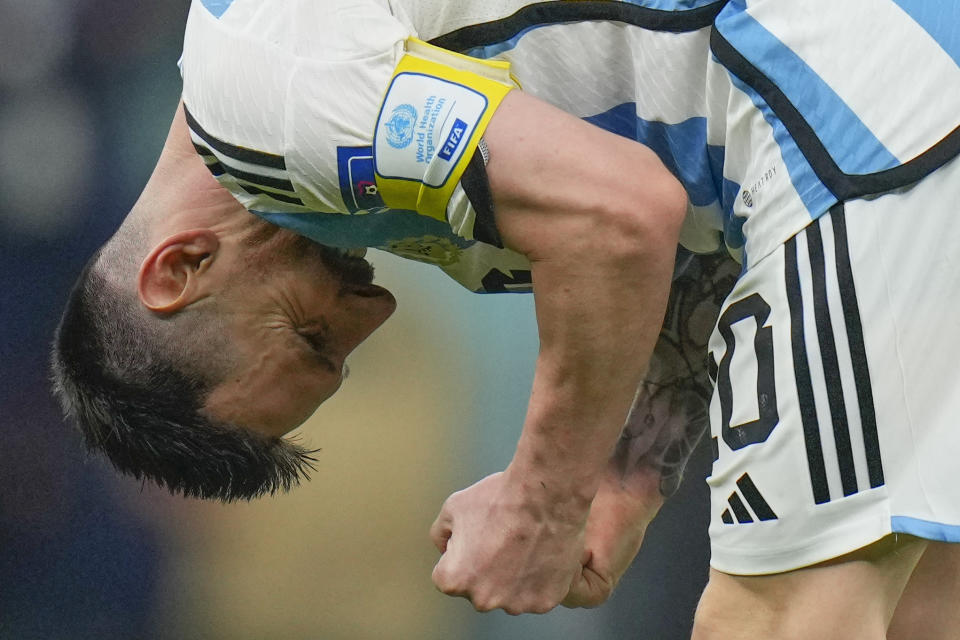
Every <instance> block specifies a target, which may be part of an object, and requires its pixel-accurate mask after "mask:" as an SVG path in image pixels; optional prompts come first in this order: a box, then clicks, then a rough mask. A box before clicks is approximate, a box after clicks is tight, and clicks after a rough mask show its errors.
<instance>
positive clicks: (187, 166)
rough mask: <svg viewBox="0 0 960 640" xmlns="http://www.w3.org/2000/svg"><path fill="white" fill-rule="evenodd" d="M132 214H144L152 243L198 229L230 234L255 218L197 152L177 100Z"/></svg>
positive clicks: (242, 229) (181, 106)
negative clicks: (178, 233)
mask: <svg viewBox="0 0 960 640" xmlns="http://www.w3.org/2000/svg"><path fill="white" fill-rule="evenodd" d="M131 215H134V216H138V217H139V216H141V215H143V216H146V219H147V221H148V226H149V228H150V229H151V232H150V236H151V240H154V241H155V240H159V239H161V238H164V237H166V236H169V235H171V234H172V233H176V232H177V231H181V230H186V229H194V228H201V227H203V228H209V229H212V230H214V231H216V232H217V233H218V235H220V234H232V233H235V232H242V231H244V230H245V229H247V228H249V227H250V226H251V225H254V224H258V223H259V222H260V221H259V219H258V218H256V217H255V216H252V215H251V214H250V213H249V212H247V210H246V209H244V208H243V206H242V205H241V204H240V203H239V202H237V201H236V200H235V199H234V197H233V196H232V195H231V194H230V192H229V191H227V190H226V189H225V188H223V187H222V186H221V185H220V183H218V182H217V181H216V179H215V178H214V177H213V176H212V175H211V174H210V171H209V170H208V169H207V168H206V166H205V165H204V163H203V160H202V159H201V158H200V156H199V155H197V153H196V151H195V150H194V148H193V143H192V141H191V139H190V130H189V129H188V128H187V123H186V120H185V118H184V115H183V104H182V103H181V104H180V106H179V107H178V108H177V112H176V114H175V115H174V119H173V123H172V124H171V126H170V133H169V134H168V135H167V140H166V142H165V143H164V145H163V151H162V152H161V153H160V158H159V160H158V161H157V166H156V168H155V169H154V171H153V174H152V175H151V176H150V180H149V182H148V183H147V185H146V187H145V188H144V191H143V194H142V195H141V196H140V199H139V200H138V201H137V204H136V205H135V206H134V210H133V211H132V212H131Z"/></svg>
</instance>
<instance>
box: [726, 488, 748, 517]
mask: <svg viewBox="0 0 960 640" xmlns="http://www.w3.org/2000/svg"><path fill="white" fill-rule="evenodd" d="M727 502H728V503H729V504H730V508H731V509H733V515H735V516H737V522H739V523H740V524H746V523H748V522H753V516H751V515H750V512H749V511H747V507H746V506H745V505H744V504H743V500H741V499H740V496H739V495H738V494H737V492H736V491H734V492H733V493H731V494H730V498H728V499H727Z"/></svg>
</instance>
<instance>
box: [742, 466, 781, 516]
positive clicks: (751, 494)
mask: <svg viewBox="0 0 960 640" xmlns="http://www.w3.org/2000/svg"><path fill="white" fill-rule="evenodd" d="M737 487H738V488H739V489H740V492H741V493H742V494H743V497H744V498H746V500H747V504H749V505H750V508H751V509H753V512H754V513H755V514H756V515H757V519H758V520H776V519H777V514H776V513H774V512H773V509H771V508H770V505H769V504H767V501H766V500H764V498H763V496H762V495H761V494H760V490H759V489H757V485H755V484H754V483H753V480H752V479H751V478H750V476H749V475H748V474H746V473H745V474H743V475H742V476H740V478H739V479H737Z"/></svg>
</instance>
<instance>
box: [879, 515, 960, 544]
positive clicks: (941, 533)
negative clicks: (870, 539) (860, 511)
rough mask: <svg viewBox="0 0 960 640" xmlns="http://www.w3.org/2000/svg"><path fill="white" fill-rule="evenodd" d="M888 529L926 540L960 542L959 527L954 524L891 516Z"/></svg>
mask: <svg viewBox="0 0 960 640" xmlns="http://www.w3.org/2000/svg"><path fill="white" fill-rule="evenodd" d="M890 529H891V531H893V532H894V533H908V534H910V535H912V536H917V537H918V538H924V539H926V540H937V541H939V542H960V526H958V525H955V524H942V523H940V522H930V521H929V520H919V519H917V518H907V517H906V516H893V517H891V518H890Z"/></svg>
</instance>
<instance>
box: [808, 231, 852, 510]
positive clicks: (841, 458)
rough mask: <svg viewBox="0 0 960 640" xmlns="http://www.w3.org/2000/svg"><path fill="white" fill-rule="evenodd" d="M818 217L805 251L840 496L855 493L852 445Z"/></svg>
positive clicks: (809, 232) (810, 232) (809, 233)
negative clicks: (828, 298)
mask: <svg viewBox="0 0 960 640" xmlns="http://www.w3.org/2000/svg"><path fill="white" fill-rule="evenodd" d="M822 220H823V219H822V218H821V219H820V220H817V221H816V222H814V223H813V224H811V225H810V226H809V227H807V231H806V237H807V252H808V253H809V255H810V272H811V275H812V284H813V316H814V320H815V321H816V323H817V341H818V343H819V345H820V359H821V363H822V364H823V374H824V378H825V380H826V383H827V384H826V390H827V403H828V405H829V407H830V421H831V423H832V424H833V438H834V443H835V444H836V449H837V460H838V462H839V464H840V482H841V484H842V486H843V495H845V496H850V495H853V494H855V493H856V492H857V491H858V490H859V488H858V487H857V470H856V467H855V466H854V462H853V445H852V444H851V443H850V425H849V423H848V422H847V406H846V402H844V400H843V382H842V381H841V380H840V361H839V359H838V357H837V341H836V338H835V336H834V334H833V324H832V323H831V321H830V307H829V305H828V302H827V271H826V258H825V257H824V255H823V237H822V235H821V234H820V223H821V222H822Z"/></svg>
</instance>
